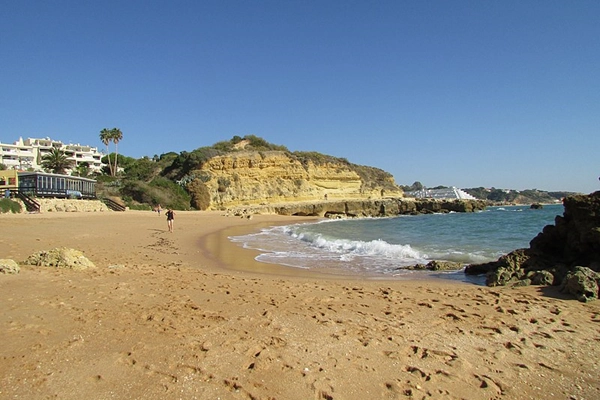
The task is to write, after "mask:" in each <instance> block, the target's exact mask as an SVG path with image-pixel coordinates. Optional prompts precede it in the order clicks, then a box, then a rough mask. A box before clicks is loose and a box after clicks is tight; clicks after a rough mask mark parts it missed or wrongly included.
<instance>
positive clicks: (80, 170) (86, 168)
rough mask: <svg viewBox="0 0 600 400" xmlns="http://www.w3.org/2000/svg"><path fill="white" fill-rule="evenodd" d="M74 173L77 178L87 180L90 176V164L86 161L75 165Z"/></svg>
mask: <svg viewBox="0 0 600 400" xmlns="http://www.w3.org/2000/svg"><path fill="white" fill-rule="evenodd" d="M74 172H75V173H76V174H77V176H81V177H82V178H87V177H88V175H89V174H90V163H89V162H87V161H82V162H80V163H79V164H77V167H75V171H74Z"/></svg>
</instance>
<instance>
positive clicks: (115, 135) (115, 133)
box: [110, 128, 123, 175]
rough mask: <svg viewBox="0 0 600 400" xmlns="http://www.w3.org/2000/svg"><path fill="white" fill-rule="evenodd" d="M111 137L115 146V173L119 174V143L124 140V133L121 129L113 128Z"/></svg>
mask: <svg viewBox="0 0 600 400" xmlns="http://www.w3.org/2000/svg"><path fill="white" fill-rule="evenodd" d="M110 137H111V139H112V141H113V143H114V144H115V169H114V170H113V173H114V174H115V175H116V174H117V160H118V159H119V142H120V141H121V140H122V139H123V132H121V130H120V129H119V128H113V129H111V130H110Z"/></svg>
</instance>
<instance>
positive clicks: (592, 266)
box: [465, 191, 600, 301]
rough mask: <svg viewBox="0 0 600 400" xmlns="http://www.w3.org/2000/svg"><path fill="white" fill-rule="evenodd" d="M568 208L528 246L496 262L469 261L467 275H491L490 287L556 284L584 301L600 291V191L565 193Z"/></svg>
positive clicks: (466, 269) (487, 280) (488, 280)
mask: <svg viewBox="0 0 600 400" xmlns="http://www.w3.org/2000/svg"><path fill="white" fill-rule="evenodd" d="M563 204H564V208H565V210H564V213H563V215H562V216H557V217H556V219H555V223H554V225H547V226H545V227H544V229H543V230H542V232H540V233H539V234H538V235H537V236H536V237H535V238H534V239H533V240H532V241H531V242H530V243H529V248H526V249H518V250H515V251H513V252H511V253H509V254H507V255H505V256H503V257H500V258H499V259H498V260H497V261H493V262H489V263H484V264H474V265H469V266H467V267H466V268H465V273H466V274H472V275H479V274H486V284H487V285H488V286H503V285H519V286H526V285H530V284H533V285H553V286H559V287H560V289H561V291H562V292H564V293H568V294H570V295H573V296H575V297H577V298H578V299H579V300H580V301H590V300H595V299H597V298H598V297H599V291H600V191H598V192H595V193H592V194H590V195H575V196H569V197H566V198H565V199H564V201H563Z"/></svg>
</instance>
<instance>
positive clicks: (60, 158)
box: [42, 147, 73, 174]
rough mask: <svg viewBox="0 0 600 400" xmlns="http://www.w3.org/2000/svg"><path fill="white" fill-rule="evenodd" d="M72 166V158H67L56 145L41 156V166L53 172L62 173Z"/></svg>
mask: <svg viewBox="0 0 600 400" xmlns="http://www.w3.org/2000/svg"><path fill="white" fill-rule="evenodd" d="M72 166H73V160H69V159H68V158H67V155H66V154H65V152H64V151H62V150H61V149H58V148H56V147H55V148H53V149H52V150H51V151H50V153H48V154H46V155H45V156H44V157H42V167H43V168H44V169H45V170H46V171H50V172H54V173H55V174H64V173H65V171H66V170H67V169H69V168H71V167H72Z"/></svg>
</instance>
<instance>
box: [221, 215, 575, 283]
mask: <svg viewBox="0 0 600 400" xmlns="http://www.w3.org/2000/svg"><path fill="white" fill-rule="evenodd" d="M563 211H564V208H563V205H562V204H556V205H546V206H544V208H543V209H538V210H534V209H530V208H529V206H506V207H488V208H487V209H486V210H484V211H480V212H475V213H448V214H427V215H407V216H398V217H393V218H362V219H346V220H324V221H319V222H314V223H299V224H292V225H286V226H275V227H270V228H266V229H263V230H261V231H260V232H256V233H252V234H248V235H243V236H236V237H231V238H230V240H232V241H233V242H235V243H238V244H239V245H241V246H243V247H245V248H251V249H255V250H259V252H260V253H261V254H260V255H259V256H258V257H256V260H257V261H260V262H265V263H273V264H279V265H283V266H286V267H289V268H301V269H308V270H312V271H315V272H322V273H325V274H331V275H339V276H353V277H359V278H364V279H414V278H441V279H452V280H461V281H467V282H473V283H480V282H481V281H482V278H481V277H469V276H465V274H464V272H463V271H454V272H433V271H411V270H407V269H406V267H407V266H410V265H414V264H417V263H421V264H426V263H427V262H429V261H431V260H446V261H456V262H460V263H464V264H474V263H482V262H488V261H493V260H496V259H498V257H500V256H502V255H504V254H507V253H509V252H510V251H512V250H515V249H518V248H524V247H529V242H530V241H531V239H533V238H534V237H535V236H536V235H537V234H538V233H539V232H541V230H542V228H543V227H544V226H545V225H551V224H554V218H555V217H556V216H557V215H562V214H563Z"/></svg>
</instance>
